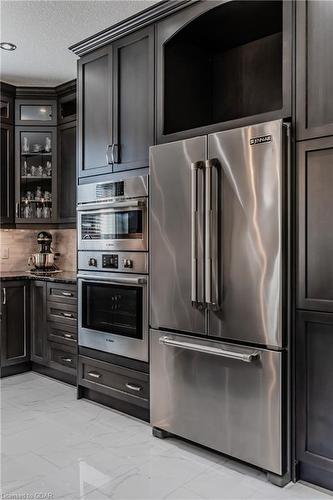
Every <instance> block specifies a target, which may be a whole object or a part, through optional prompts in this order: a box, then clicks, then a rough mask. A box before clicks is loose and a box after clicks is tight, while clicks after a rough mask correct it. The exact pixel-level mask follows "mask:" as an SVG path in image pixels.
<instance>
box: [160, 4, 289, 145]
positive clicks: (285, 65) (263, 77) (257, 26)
mask: <svg viewBox="0 0 333 500" xmlns="http://www.w3.org/2000/svg"><path fill="white" fill-rule="evenodd" d="M292 9H293V5H292V2H280V1H265V0H264V1H261V2H257V1H252V0H249V1H247V2H244V1H237V0H234V1H232V2H225V1H223V0H218V1H215V2H195V3H193V4H191V5H190V6H189V7H187V8H185V9H182V10H180V11H179V12H176V13H175V14H173V15H171V16H168V17H166V18H165V19H162V20H161V21H160V22H159V23H157V25H156V51H157V61H156V64H157V70H156V78H157V82H156V85H157V99H156V103H157V104H156V105H157V110H156V113H157V116H156V120H157V142H158V143H159V142H170V141H173V140H178V139H182V138H185V137H193V136H195V135H201V134H204V133H209V132H213V131H217V130H224V129H230V128H235V127H239V126H243V125H248V124H251V123H258V122H264V121H269V120H273V119H278V118H286V117H289V116H290V115H291V80H292V79H291V68H292V36H293V23H292V17H293V10H292Z"/></svg>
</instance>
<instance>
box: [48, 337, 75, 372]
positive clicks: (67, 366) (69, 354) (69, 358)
mask: <svg viewBox="0 0 333 500" xmlns="http://www.w3.org/2000/svg"><path fill="white" fill-rule="evenodd" d="M49 365H50V367H51V368H55V369H57V370H61V371H65V372H67V373H73V371H75V370H76V367H77V351H76V346H73V347H72V346H65V345H60V344H58V343H55V342H49Z"/></svg>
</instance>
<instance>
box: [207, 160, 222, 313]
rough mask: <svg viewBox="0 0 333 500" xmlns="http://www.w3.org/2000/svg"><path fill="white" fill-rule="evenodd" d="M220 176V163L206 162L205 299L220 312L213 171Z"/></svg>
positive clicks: (216, 187)
mask: <svg viewBox="0 0 333 500" xmlns="http://www.w3.org/2000/svg"><path fill="white" fill-rule="evenodd" d="M214 169H216V173H217V175H218V174H219V162H218V160H216V159H213V160H206V165H205V174H206V179H205V186H206V188H205V189H206V197H205V198H206V200H205V201H206V202H205V233H206V234H205V299H206V304H207V305H208V308H209V309H211V310H218V309H219V308H220V304H219V274H220V273H219V251H218V250H219V245H218V234H219V229H218V227H219V217H218V214H219V208H218V207H219V180H218V181H217V182H215V189H214V195H213V170H214Z"/></svg>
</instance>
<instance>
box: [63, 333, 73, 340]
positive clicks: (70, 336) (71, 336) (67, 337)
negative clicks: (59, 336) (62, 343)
mask: <svg viewBox="0 0 333 500" xmlns="http://www.w3.org/2000/svg"><path fill="white" fill-rule="evenodd" d="M63 337H64V338H65V339H72V338H74V337H73V335H70V334H69V333H64V334H63Z"/></svg>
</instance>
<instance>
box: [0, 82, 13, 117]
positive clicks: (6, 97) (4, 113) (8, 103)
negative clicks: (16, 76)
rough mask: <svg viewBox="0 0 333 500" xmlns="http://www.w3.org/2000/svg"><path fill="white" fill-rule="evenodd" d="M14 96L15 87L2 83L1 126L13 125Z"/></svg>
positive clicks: (0, 83) (0, 93) (0, 85)
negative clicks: (5, 124)
mask: <svg viewBox="0 0 333 500" xmlns="http://www.w3.org/2000/svg"><path fill="white" fill-rule="evenodd" d="M14 96H15V87H14V86H13V85H9V84H7V83H4V82H0V121H1V124H3V123H7V124H8V125H13V124H14V122H15V120H14Z"/></svg>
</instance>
